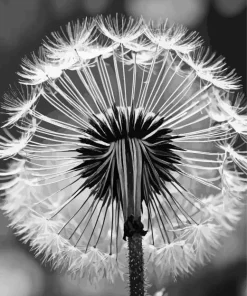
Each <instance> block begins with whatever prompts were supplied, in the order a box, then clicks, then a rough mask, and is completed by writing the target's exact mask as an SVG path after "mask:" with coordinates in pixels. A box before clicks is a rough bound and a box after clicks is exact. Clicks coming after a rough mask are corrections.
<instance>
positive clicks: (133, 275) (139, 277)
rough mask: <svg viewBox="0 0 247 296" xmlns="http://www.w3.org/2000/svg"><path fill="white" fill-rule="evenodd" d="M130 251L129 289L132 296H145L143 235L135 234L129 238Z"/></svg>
mask: <svg viewBox="0 0 247 296" xmlns="http://www.w3.org/2000/svg"><path fill="white" fill-rule="evenodd" d="M128 250H129V288H130V294H129V295H130V296H144V295H145V286H144V258H143V248H142V235H141V234H139V233H135V234H134V235H133V236H132V237H129V238H128Z"/></svg>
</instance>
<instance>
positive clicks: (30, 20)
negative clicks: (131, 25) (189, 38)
mask: <svg viewBox="0 0 247 296" xmlns="http://www.w3.org/2000/svg"><path fill="white" fill-rule="evenodd" d="M117 12H118V13H122V14H125V15H132V16H137V17H138V16H140V15H142V16H143V17H144V18H145V19H146V20H149V19H152V20H159V19H165V18H169V19H170V20H171V21H174V22H178V23H181V24H184V25H185V26H187V27H188V28H190V29H192V30H196V31H198V32H199V33H200V35H201V36H202V38H203V39H204V40H205V42H206V44H207V45H210V46H211V48H212V49H213V50H214V51H216V52H217V53H218V54H220V55H223V56H225V58H226V62H227V64H228V65H229V67H231V68H235V69H236V72H237V73H238V75H239V76H241V77H242V84H243V89H244V91H245V92H246V1H245V0H0V100H1V98H2V94H3V93H4V91H5V90H6V89H7V88H8V85H9V84H12V83H14V82H16V81H17V78H18V77H17V75H16V72H17V71H18V70H19V64H20V61H21V58H22V57H23V56H25V55H26V54H28V53H30V52H31V51H36V50H37V49H38V47H39V45H40V43H41V40H42V39H43V38H44V37H45V35H47V34H48V33H49V32H51V31H55V30H58V29H59V27H60V26H61V25H65V24H66V23H67V22H68V21H70V20H73V19H77V18H83V17H85V16H95V15H97V14H103V15H109V14H112V15H114V14H116V13H117ZM0 116H2V115H0ZM2 120H3V119H2V118H0V123H1V121H2ZM0 166H1V168H4V164H3V163H2V162H0ZM246 224H247V221H246V217H245V216H244V215H243V218H242V221H241V222H240V223H239V225H238V228H237V229H236V231H234V232H233V233H232V235H231V236H230V237H229V238H227V239H226V240H225V242H224V246H223V247H222V249H221V250H220V251H219V252H218V253H217V255H216V257H215V259H214V260H213V262H212V263H211V264H210V265H208V266H206V267H203V268H201V269H198V271H197V272H196V273H195V274H194V275H193V276H190V277H187V278H185V279H178V280H177V282H176V283H172V282H169V281H167V280H166V279H163V280H162V281H160V280H158V279H157V277H155V276H154V277H153V278H151V279H150V281H151V283H152V286H151V287H150V289H149V293H150V295H154V294H155V292H156V291H158V290H160V289H161V288H162V287H166V291H167V292H168V295H169V296H182V295H183V296H185V295H190V296H194V295H195V296H202V295H203V296H204V295H210V296H213V295H222V296H226V295H231V296H234V295H236V296H237V295H241V296H243V295H247V290H246V258H247V255H246V229H247V228H246ZM7 225H8V221H7V219H6V218H4V217H3V215H2V213H1V212H0V296H60V295H61V296H79V295H80V296H84V295H86V296H90V295H102V296H103V295H105V296H108V295H109V296H110V295H119V296H121V295H122V296H123V295H127V289H126V286H127V284H126V283H123V282H122V281H121V280H120V279H119V280H117V281H116V283H115V284H114V286H111V285H107V284H105V283H103V282H102V284H101V285H100V287H98V288H95V287H92V286H90V285H89V284H87V283H86V282H84V281H83V280H82V281H72V280H70V279H68V278H67V277H66V276H63V275H59V274H56V273H55V272H53V271H52V270H51V268H50V267H49V266H44V265H42V264H41V263H40V261H41V259H42V258H36V259H35V258H34V256H33V254H32V251H31V250H30V248H29V246H27V245H23V244H21V243H20V242H19V241H18V239H16V238H15V237H14V235H13V233H12V231H11V230H10V229H9V228H8V227H7Z"/></svg>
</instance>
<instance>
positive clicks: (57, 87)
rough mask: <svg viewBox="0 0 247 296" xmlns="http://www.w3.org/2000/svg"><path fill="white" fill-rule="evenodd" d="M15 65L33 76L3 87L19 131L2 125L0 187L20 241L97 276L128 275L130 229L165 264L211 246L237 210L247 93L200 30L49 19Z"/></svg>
mask: <svg viewBox="0 0 247 296" xmlns="http://www.w3.org/2000/svg"><path fill="white" fill-rule="evenodd" d="M199 47H200V48H199ZM20 76H21V81H20V83H21V84H26V85H27V88H25V89H24V88H23V87H22V88H21V90H20V91H10V92H8V93H7V94H6V95H5V97H4V100H5V102H4V104H3V107H4V109H5V111H6V113H7V114H8V115H9V119H8V120H7V121H6V123H5V125H4V126H5V127H7V126H11V127H12V128H13V131H14V130H15V129H16V130H17V131H18V137H14V136H13V135H12V133H11V131H9V130H7V129H5V130H4V131H5V134H6V136H1V138H0V140H1V142H0V158H1V159H5V160H9V159H12V163H11V165H10V166H9V167H8V169H6V170H1V171H0V178H1V179H2V180H3V182H1V186H0V190H1V192H0V193H1V195H2V196H4V195H5V198H4V201H3V204H2V209H3V210H4V212H5V213H6V215H7V216H8V217H9V219H10V220H11V224H10V225H11V227H13V228H14V229H15V231H16V233H17V235H19V236H21V238H22V240H23V241H24V242H29V243H30V245H31V247H32V248H33V249H34V250H35V252H36V253H37V254H38V255H41V254H42V255H43V260H44V261H45V262H46V261H52V262H53V266H54V268H62V269H63V270H66V271H67V272H69V273H70V274H71V275H72V276H73V277H76V276H79V277H87V278H88V279H89V280H90V281H91V282H92V283H95V282H97V281H99V280H101V279H102V278H106V279H108V280H109V281H111V282H113V281H114V278H115V277H118V276H120V277H121V278H123V275H124V273H125V271H124V270H125V268H126V257H125V255H126V242H125V240H126V239H129V238H131V237H135V234H136V233H138V234H139V235H141V236H142V242H143V245H144V253H145V254H144V257H145V260H146V263H148V264H152V265H153V268H155V269H158V270H160V271H161V275H172V276H175V277H176V276H178V275H180V274H184V273H189V272H192V270H193V268H194V266H195V265H196V264H197V263H200V264H203V263H205V262H206V261H207V260H209V258H210V257H211V256H212V255H213V254H214V252H215V250H216V249H217V248H218V247H219V246H220V243H221V238H222V237H223V235H226V234H228V233H229V232H230V231H231V230H232V229H234V225H235V224H236V223H237V222H238V221H239V219H240V217H241V208H242V207H243V204H244V196H245V195H246V189H247V185H246V174H247V154H246V151H245V150H244V148H243V147H244V145H245V142H246V114H245V110H246V102H245V98H244V96H243V95H239V94H237V93H236V92H235V91H236V90H237V89H238V88H240V87H239V85H238V82H239V79H238V78H237V77H236V74H235V73H234V72H233V71H228V72H227V69H226V65H225V63H224V62H223V60H222V59H221V58H220V59H216V58H215V56H214V55H212V56H210V54H209V51H207V50H206V49H203V48H202V42H201V40H199V39H198V37H197V34H196V33H188V32H187V30H186V29H184V28H183V27H182V26H175V25H174V26H170V25H169V23H168V21H166V22H165V23H164V24H162V25H159V26H156V27H155V25H154V24H153V23H150V24H145V23H144V20H143V19H142V18H141V19H139V20H137V21H135V20H134V19H132V18H130V19H122V18H121V17H117V18H115V19H111V18H110V17H108V18H106V19H104V18H103V17H97V18H96V19H92V20H87V19H85V20H83V21H82V22H80V21H78V22H76V23H70V24H69V25H67V27H66V29H65V30H62V31H61V32H55V33H52V35H51V36H49V37H48V38H47V39H46V40H45V41H44V42H43V44H42V46H41V49H40V52H39V54H38V56H35V55H34V54H32V58H31V59H28V58H25V59H24V60H23V63H22V73H21V74H20ZM48 110H49V111H50V112H49V111H48ZM239 139H240V140H241V141H242V142H241V143H236V142H237V140H239ZM201 192H203V194H201Z"/></svg>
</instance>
